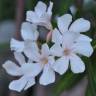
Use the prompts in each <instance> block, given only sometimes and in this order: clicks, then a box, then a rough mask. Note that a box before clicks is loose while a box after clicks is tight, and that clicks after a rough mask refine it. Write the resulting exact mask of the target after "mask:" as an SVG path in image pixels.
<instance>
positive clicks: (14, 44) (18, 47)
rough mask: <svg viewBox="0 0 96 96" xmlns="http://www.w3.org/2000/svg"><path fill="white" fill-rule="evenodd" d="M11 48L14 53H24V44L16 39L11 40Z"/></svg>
mask: <svg viewBox="0 0 96 96" xmlns="http://www.w3.org/2000/svg"><path fill="white" fill-rule="evenodd" d="M10 48H11V50H12V51H16V52H22V51H23V50H24V42H23V41H18V40H16V39H14V38H12V39H11V43H10Z"/></svg>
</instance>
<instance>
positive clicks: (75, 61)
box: [70, 54, 85, 73]
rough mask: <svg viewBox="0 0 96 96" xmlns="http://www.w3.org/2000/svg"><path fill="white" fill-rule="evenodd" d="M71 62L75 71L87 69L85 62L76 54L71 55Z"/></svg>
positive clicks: (80, 71)
mask: <svg viewBox="0 0 96 96" xmlns="http://www.w3.org/2000/svg"><path fill="white" fill-rule="evenodd" d="M70 64H71V70H72V72H73V73H82V72H84V71H85V65H84V62H83V61H82V60H81V59H80V58H79V57H78V56H77V55H75V54H73V55H72V56H70Z"/></svg>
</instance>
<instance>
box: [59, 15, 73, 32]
mask: <svg viewBox="0 0 96 96" xmlns="http://www.w3.org/2000/svg"><path fill="white" fill-rule="evenodd" d="M71 22H72V16H71V15H70V14H65V15H63V16H61V17H58V27H59V30H60V31H61V32H62V33H64V32H67V31H68V27H69V25H70V23H71Z"/></svg>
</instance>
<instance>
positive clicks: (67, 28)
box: [52, 14, 92, 43]
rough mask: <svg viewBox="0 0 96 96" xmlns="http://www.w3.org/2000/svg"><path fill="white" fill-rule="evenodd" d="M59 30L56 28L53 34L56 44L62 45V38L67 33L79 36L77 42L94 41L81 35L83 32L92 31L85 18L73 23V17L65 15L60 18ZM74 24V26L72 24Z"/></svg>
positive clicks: (58, 21)
mask: <svg viewBox="0 0 96 96" xmlns="http://www.w3.org/2000/svg"><path fill="white" fill-rule="evenodd" d="M57 23H58V29H57V28H55V29H54V30H53V33H52V41H53V42H54V43H62V40H63V39H62V38H63V35H64V33H65V32H74V33H76V34H78V38H77V39H76V41H78V42H79V41H83V42H85V41H87V42H89V43H90V42H91V41H92V39H91V38H89V37H88V36H86V35H83V34H80V33H81V32H83V33H84V32H86V31H88V30H89V29H90V22H89V21H88V20H85V19H83V18H79V19H77V20H76V21H74V22H73V23H72V16H71V15H70V14H65V15H63V16H61V17H58V20H57ZM71 23H72V24H71Z"/></svg>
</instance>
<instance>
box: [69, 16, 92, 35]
mask: <svg viewBox="0 0 96 96" xmlns="http://www.w3.org/2000/svg"><path fill="white" fill-rule="evenodd" d="M89 29H90V22H89V21H88V20H85V19H83V18H80V19H77V20H76V21H75V22H73V24H72V25H71V27H70V29H69V31H71V32H78V33H80V32H86V31H88V30H89Z"/></svg>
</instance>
